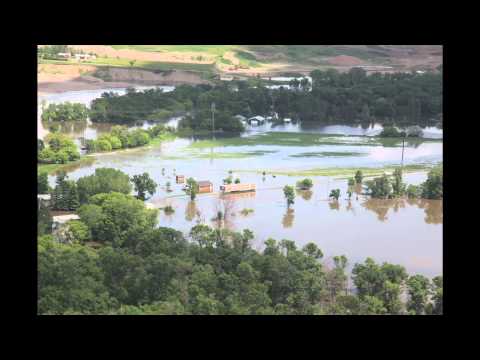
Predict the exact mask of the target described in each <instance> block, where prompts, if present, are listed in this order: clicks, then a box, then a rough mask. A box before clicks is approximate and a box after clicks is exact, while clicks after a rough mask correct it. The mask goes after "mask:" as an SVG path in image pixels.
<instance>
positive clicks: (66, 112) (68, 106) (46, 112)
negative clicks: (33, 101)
mask: <svg viewBox="0 0 480 360" xmlns="http://www.w3.org/2000/svg"><path fill="white" fill-rule="evenodd" d="M88 115H89V110H88V108H87V107H86V106H85V105H84V104H80V103H71V102H68V101H67V102H64V103H61V104H49V105H48V106H47V107H46V108H45V109H43V111H42V120H43V121H87V118H88Z"/></svg>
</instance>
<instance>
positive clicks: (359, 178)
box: [355, 170, 363, 184]
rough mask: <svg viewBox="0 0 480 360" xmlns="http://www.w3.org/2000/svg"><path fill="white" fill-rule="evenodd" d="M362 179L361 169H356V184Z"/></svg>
mask: <svg viewBox="0 0 480 360" xmlns="http://www.w3.org/2000/svg"><path fill="white" fill-rule="evenodd" d="M362 181H363V173H362V171H361V170H358V171H357V172H356V173H355V182H356V183H357V184H361V183H362Z"/></svg>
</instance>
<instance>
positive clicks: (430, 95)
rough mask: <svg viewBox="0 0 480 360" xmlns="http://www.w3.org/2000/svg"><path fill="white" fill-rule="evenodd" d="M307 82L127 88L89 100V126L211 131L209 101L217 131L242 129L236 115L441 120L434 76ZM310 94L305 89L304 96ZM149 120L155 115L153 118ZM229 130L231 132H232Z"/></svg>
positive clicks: (354, 74) (334, 76)
mask: <svg viewBox="0 0 480 360" xmlns="http://www.w3.org/2000/svg"><path fill="white" fill-rule="evenodd" d="M311 77H312V85H310V84H309V83H308V81H303V82H298V85H295V84H297V82H295V81H293V82H292V85H294V88H295V89H296V91H291V90H286V89H283V88H280V89H269V88H266V87H265V86H264V85H263V83H262V82H261V81H257V82H256V85H255V86H252V82H247V81H235V82H233V81H232V82H230V83H225V82H223V83H220V84H218V85H217V86H210V85H198V86H189V85H181V86H178V87H176V89H175V90H174V91H171V92H168V93H164V92H163V91H161V90H159V89H157V90H155V89H152V90H147V91H145V92H135V91H134V90H130V91H129V92H128V93H127V94H126V95H123V96H119V95H115V94H113V93H104V94H103V95H102V98H100V99H96V100H94V101H93V102H92V106H91V108H92V115H91V118H92V121H96V122H105V121H107V122H116V123H132V122H135V121H138V120H146V119H155V118H159V116H160V115H162V116H168V115H171V114H174V113H188V114H189V115H190V118H188V119H186V120H185V121H184V123H183V124H184V127H189V128H192V129H211V125H212V124H211V105H212V103H215V105H216V112H215V117H216V119H218V122H217V121H215V128H218V129H224V131H238V130H241V124H240V122H239V121H238V120H237V119H235V118H232V116H235V115H243V116H246V117H251V116H254V115H268V114H272V113H273V112H277V113H278V115H279V116H280V117H281V118H285V117H291V118H293V119H300V120H301V121H304V122H329V121H336V122H338V121H344V122H348V123H357V122H358V123H368V122H372V121H377V122H381V123H386V124H390V123H399V124H420V125H425V124H426V122H427V121H429V120H430V119H432V118H436V119H437V118H439V117H441V114H442V74H441V73H438V72H427V73H424V74H417V73H394V74H380V73H375V74H372V75H368V76H367V74H366V72H365V70H363V69H361V68H353V69H351V70H350V71H349V72H346V73H339V72H337V71H335V70H327V71H320V70H315V71H313V72H312V73H311ZM310 90H311V91H310ZM155 114H158V115H157V116H156V115H155ZM230 128H232V130H230Z"/></svg>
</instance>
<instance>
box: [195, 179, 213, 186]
mask: <svg viewBox="0 0 480 360" xmlns="http://www.w3.org/2000/svg"><path fill="white" fill-rule="evenodd" d="M197 184H198V186H210V185H213V184H212V182H211V181H208V180H203V181H198V182H197Z"/></svg>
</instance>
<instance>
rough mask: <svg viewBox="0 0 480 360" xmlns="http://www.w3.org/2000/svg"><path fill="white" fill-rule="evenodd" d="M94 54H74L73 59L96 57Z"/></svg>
mask: <svg viewBox="0 0 480 360" xmlns="http://www.w3.org/2000/svg"><path fill="white" fill-rule="evenodd" d="M96 58H97V57H96V56H95V55H90V54H75V60H89V59H96Z"/></svg>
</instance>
